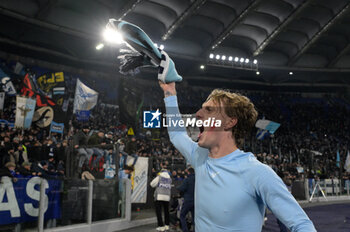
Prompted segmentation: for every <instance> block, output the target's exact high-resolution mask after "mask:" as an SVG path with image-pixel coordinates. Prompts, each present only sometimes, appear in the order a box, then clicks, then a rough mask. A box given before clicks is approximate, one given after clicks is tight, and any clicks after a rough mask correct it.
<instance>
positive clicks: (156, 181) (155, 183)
mask: <svg viewBox="0 0 350 232" xmlns="http://www.w3.org/2000/svg"><path fill="white" fill-rule="evenodd" d="M158 183H159V176H157V177H156V178H154V179H153V180H152V182H151V183H150V185H151V187H152V188H155V187H157V185H158Z"/></svg>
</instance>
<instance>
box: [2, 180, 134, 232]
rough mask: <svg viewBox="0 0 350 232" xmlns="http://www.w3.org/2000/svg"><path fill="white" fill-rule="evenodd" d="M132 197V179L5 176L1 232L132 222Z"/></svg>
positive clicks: (53, 229)
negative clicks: (119, 180)
mask: <svg viewBox="0 0 350 232" xmlns="http://www.w3.org/2000/svg"><path fill="white" fill-rule="evenodd" d="M130 195H131V183H130V180H123V181H122V182H121V183H119V182H118V181H117V180H95V181H92V180H78V179H64V180H59V179H43V178H40V177H28V178H16V179H11V178H9V177H2V178H1V183H0V231H7V230H9V231H16V232H19V231H23V230H28V229H30V230H31V231H40V232H41V231H44V229H45V231H57V229H62V228H64V231H69V230H70V229H71V228H74V227H76V226H79V227H81V228H85V227H86V228H88V227H91V226H92V225H93V224H96V223H101V222H102V225H103V222H106V221H108V223H111V222H112V223H113V222H114V223H116V222H117V224H118V221H119V223H120V221H127V222H129V221H130V220H131V198H130ZM62 231H63V230H62ZM84 231H87V229H86V230H84Z"/></svg>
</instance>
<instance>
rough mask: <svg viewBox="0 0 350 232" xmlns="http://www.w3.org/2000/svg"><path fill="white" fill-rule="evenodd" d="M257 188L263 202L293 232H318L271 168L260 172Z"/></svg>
mask: <svg viewBox="0 0 350 232" xmlns="http://www.w3.org/2000/svg"><path fill="white" fill-rule="evenodd" d="M256 186H257V191H258V194H259V195H260V197H261V199H262V200H263V202H264V203H265V204H266V205H267V206H268V208H269V209H270V210H271V211H272V212H273V214H274V215H275V216H276V217H277V218H278V219H279V220H280V221H281V222H283V224H284V225H285V226H287V227H288V228H289V229H290V231H291V232H316V229H315V227H314V225H313V223H312V221H311V220H310V219H309V217H308V216H307V215H306V213H305V212H304V210H303V209H302V208H301V207H300V205H299V204H298V202H297V201H296V200H295V199H294V197H293V196H292V194H291V193H290V192H289V191H288V189H287V187H286V185H285V184H284V183H283V181H282V180H281V178H279V177H278V176H277V174H276V173H275V172H274V171H273V170H272V169H271V168H268V167H265V168H264V169H263V170H262V172H260V175H259V177H258V183H257V185H256Z"/></svg>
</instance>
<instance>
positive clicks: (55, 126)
mask: <svg viewBox="0 0 350 232" xmlns="http://www.w3.org/2000/svg"><path fill="white" fill-rule="evenodd" d="M63 129H64V123H57V122H54V121H52V122H51V128H50V131H51V132H56V133H61V134H63Z"/></svg>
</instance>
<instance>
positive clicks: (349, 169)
mask: <svg viewBox="0 0 350 232" xmlns="http://www.w3.org/2000/svg"><path fill="white" fill-rule="evenodd" d="M344 169H345V170H346V171H347V172H350V152H349V151H348V155H347V156H346V160H345V164H344Z"/></svg>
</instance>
